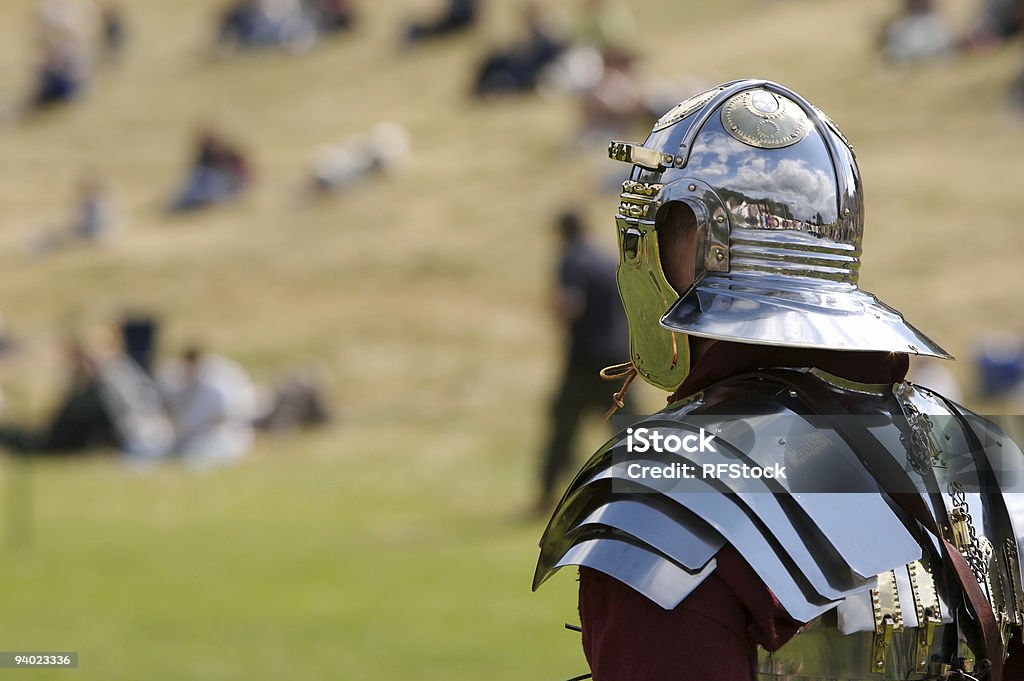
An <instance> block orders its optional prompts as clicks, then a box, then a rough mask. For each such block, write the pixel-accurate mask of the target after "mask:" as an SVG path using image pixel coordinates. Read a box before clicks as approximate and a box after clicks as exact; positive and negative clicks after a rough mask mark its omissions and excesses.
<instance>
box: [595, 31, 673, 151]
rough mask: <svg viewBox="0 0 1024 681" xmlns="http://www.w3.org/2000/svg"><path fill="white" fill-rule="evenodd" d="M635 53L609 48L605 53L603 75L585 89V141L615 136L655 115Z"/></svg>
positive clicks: (647, 120) (646, 122) (647, 121)
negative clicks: (637, 72) (636, 68)
mask: <svg viewBox="0 0 1024 681" xmlns="http://www.w3.org/2000/svg"><path fill="white" fill-rule="evenodd" d="M634 65H635V61H634V59H633V56H632V55H630V54H629V53H627V52H625V51H624V50H620V49H618V48H613V47H608V48H606V49H605V51H604V54H603V55H602V71H601V78H600V79H599V80H598V81H597V83H596V84H594V86H593V87H591V88H589V89H588V90H585V91H584V92H583V97H582V104H583V121H584V123H583V132H582V133H581V137H582V139H583V141H587V140H593V139H601V140H603V139H604V138H606V137H609V136H612V137H613V136H615V135H617V134H619V133H622V132H624V131H627V130H629V128H630V127H632V126H634V125H637V124H641V123H642V124H644V125H647V124H649V123H650V121H651V120H652V118H656V117H652V116H651V114H650V112H649V111H648V109H647V107H646V105H645V99H644V91H643V88H642V86H641V84H640V80H639V78H637V75H636V71H635V67H634Z"/></svg>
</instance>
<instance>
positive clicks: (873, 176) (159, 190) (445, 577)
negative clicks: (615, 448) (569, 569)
mask: <svg viewBox="0 0 1024 681" xmlns="http://www.w3.org/2000/svg"><path fill="white" fill-rule="evenodd" d="M32 4H33V3H32V2H29V1H27V0H7V1H6V2H3V3H0V102H8V103H13V102H15V101H16V100H17V99H18V98H19V97H20V96H22V93H23V92H24V91H25V89H26V88H27V83H28V78H27V74H28V72H29V68H30V67H31V63H32V62H31V58H30V57H31V55H32V50H31V48H32V43H31V31H30V30H28V27H29V26H30V25H31V24H30V19H31V10H32ZM123 4H124V8H125V10H126V14H127V18H128V21H129V24H130V28H131V32H132V36H131V42H130V43H129V46H128V51H127V53H126V55H125V59H124V61H123V62H122V63H121V64H119V65H117V66H115V67H112V68H109V69H106V70H104V71H102V72H101V73H100V74H99V76H98V78H97V80H96V81H95V82H94V84H93V88H92V91H91V92H90V94H89V95H88V96H87V98H86V99H84V100H83V101H82V102H81V103H80V104H78V105H75V106H74V107H72V108H69V109H66V110H62V111H58V112H54V113H52V114H49V115H46V116H44V117H41V118H39V119H37V120H33V121H31V122H28V123H25V124H21V125H17V126H11V125H8V126H5V127H2V128H0V271H2V273H3V275H2V277H0V312H2V313H3V315H4V317H5V318H6V320H7V323H8V324H9V325H10V326H11V328H12V329H13V331H14V332H15V333H16V335H17V336H18V337H19V338H21V339H23V340H24V341H25V343H26V345H27V348H26V350H25V351H24V353H23V354H22V356H20V357H15V358H13V359H7V360H2V361H0V385H2V387H3V389H4V391H5V393H6V396H7V402H8V405H7V407H8V410H9V411H10V412H12V413H13V414H14V416H20V417H37V416H38V415H39V414H40V413H42V412H43V410H44V408H45V406H46V405H48V404H50V402H51V400H52V399H53V396H54V393H55V391H56V389H57V387H58V385H59V382H58V381H59V373H58V362H57V359H56V358H55V356H54V353H53V352H52V346H53V342H54V340H55V339H57V338H58V337H59V336H60V335H61V334H62V333H64V332H66V331H69V330H85V331H86V332H91V333H96V329H98V328H99V327H100V326H102V325H103V324H105V323H107V322H109V321H111V320H113V319H116V317H117V316H118V315H119V314H120V313H121V311H123V310H125V309H137V308H141V309H150V310H156V311H158V312H159V313H160V314H161V315H162V316H163V318H164V320H165V329H164V330H165V331H166V334H165V336H164V338H163V339H162V350H163V351H164V353H165V354H167V353H171V352H175V351H176V350H177V349H180V347H181V345H182V344H183V343H184V342H185V341H187V340H192V339H199V340H201V341H203V342H204V343H205V345H206V346H207V347H209V348H210V349H212V350H214V351H216V352H220V353H223V354H226V355H228V356H231V357H234V358H236V359H238V360H240V361H241V362H242V363H244V364H245V365H246V366H247V367H249V368H251V369H252V370H253V372H254V374H255V375H256V376H257V378H260V379H268V378H270V377H271V376H272V375H273V374H274V372H275V371H276V370H278V369H280V368H282V367H284V366H286V365H289V364H293V363H295V362H299V361H304V360H307V359H310V358H316V359H319V360H322V361H323V362H324V365H325V366H326V367H327V369H328V371H329V373H330V377H331V380H332V390H331V392H332V394H333V396H334V398H335V400H336V402H337V403H338V404H339V406H340V409H341V414H342V418H341V420H340V422H339V423H338V424H337V425H335V426H332V427H331V428H328V429H326V430H323V431H319V432H316V433H311V434H307V435H302V436H298V437H287V438H286V437H280V438H266V439H264V440H262V441H261V442H260V443H259V446H258V449H257V453H256V456H254V457H253V458H252V459H250V460H249V461H248V462H247V463H246V464H244V465H242V466H239V467H237V468H232V469H225V470H218V471H215V472H212V473H209V474H205V475H194V474H190V473H188V472H185V471H180V470H178V469H175V468H173V467H171V468H167V469H162V470H158V471H155V472H150V473H148V474H146V475H137V474H135V473H133V472H132V471H130V470H127V469H126V468H125V467H124V466H122V465H121V464H120V462H116V461H112V460H109V459H99V460H85V461H80V462H74V463H63V462H61V463H57V464H45V465H43V464H40V465H36V466H34V467H33V468H32V469H28V468H26V467H24V466H20V465H16V464H14V463H13V462H11V461H10V460H0V471H2V474H3V476H4V477H3V485H4V489H3V492H2V497H0V501H4V503H6V504H7V507H6V508H5V509H4V517H5V518H7V521H8V527H7V528H5V529H6V531H7V535H8V539H10V540H11V541H10V542H9V544H17V543H19V542H21V541H22V540H23V539H26V538H30V539H31V541H30V543H29V545H28V546H21V547H20V548H19V547H15V546H11V545H6V546H4V547H3V549H2V553H0V591H2V593H3V596H2V598H0V612H2V613H3V617H0V649H3V650H19V649H26V650H27V649H36V650H42V649H50V650H57V649H68V650H78V651H79V652H80V653H81V669H79V670H78V672H77V674H78V675H79V677H80V678H82V679H109V680H113V679H137V678H149V679H180V678H200V679H209V680H213V679H252V678H285V677H292V678H306V679H320V678H323V679H327V678H332V679H334V678H352V679H367V680H373V679H394V678H400V677H415V678H422V679H479V678H493V679H506V678H507V679H513V678H515V679H538V680H540V679H561V678H568V677H569V676H572V675H574V674H577V673H581V672H582V671H583V669H584V665H583V661H582V656H581V655H580V653H579V652H578V641H577V637H576V635H575V634H571V633H566V632H561V631H560V629H561V623H562V622H564V621H567V620H571V619H573V618H574V616H575V612H574V608H575V601H574V593H573V592H574V584H573V581H572V579H571V577H569V576H567V575H562V576H561V577H560V578H558V579H556V580H553V582H552V583H551V584H550V585H549V586H546V587H545V589H544V591H543V592H542V593H540V594H538V595H531V594H530V593H529V582H530V578H531V575H532V568H533V561H534V559H535V555H536V549H535V544H536V539H537V537H538V536H539V533H540V530H541V526H540V524H539V523H537V522H529V523H527V522H523V521H521V520H520V519H519V518H520V515H521V513H522V511H523V509H524V508H526V506H527V505H528V502H529V500H530V493H531V490H532V483H533V467H534V457H535V453H536V449H537V447H538V445H539V443H540V440H541V438H542V436H543V432H544V411H545V408H546V404H547V400H548V393H549V391H550V389H551V386H552V381H553V380H554V377H555V374H556V371H557V364H558V360H557V350H558V337H557V329H556V328H555V327H554V326H553V324H552V323H551V322H550V321H549V316H548V311H547V293H548V289H549V282H550V270H551V266H552V263H553V257H554V253H553V251H554V246H555V242H554V239H553V238H552V234H551V232H552V229H551V219H552V216H553V214H554V213H555V212H556V211H557V210H558V209H560V208H561V207H562V206H563V205H564V204H566V203H567V202H571V201H576V202H581V203H583V204H584V205H585V207H586V211H587V214H588V215H589V216H590V218H591V219H592V222H593V224H594V226H595V231H596V232H598V233H599V234H600V238H601V239H602V240H603V241H604V242H605V243H606V244H607V245H608V246H609V247H611V244H612V225H611V215H612V213H613V211H614V207H615V205H616V197H615V196H609V195H598V194H596V193H595V191H594V188H595V187H596V186H597V185H598V184H599V182H600V181H601V180H602V179H604V178H606V177H607V175H608V174H610V173H613V172H615V171H616V170H619V169H618V168H615V167H614V164H611V163H610V162H608V161H606V160H604V150H603V147H598V148H595V149H593V150H591V151H587V152H584V153H580V154H572V153H569V151H568V147H569V144H568V141H569V139H570V138H571V135H572V134H573V132H574V131H575V129H576V127H577V125H578V122H579V121H578V115H577V114H578V112H577V110H576V108H575V107H574V105H573V104H572V102H570V101H567V100H566V99H564V98H561V97H558V96H554V97H544V98H529V99H525V100H515V101H508V102H501V103H490V104H480V103H475V102H472V101H470V100H469V99H468V98H467V96H466V91H467V86H468V82H469V79H470V75H471V69H472V65H473V64H474V63H475V62H476V60H477V58H478V57H479V56H480V55H481V54H483V52H484V51H486V49H487V48H488V46H489V45H492V44H494V43H498V42H501V41H504V40H508V39H510V38H511V37H513V36H514V35H515V33H516V19H517V9H516V6H515V5H514V3H510V2H509V3H506V2H501V3H499V2H491V3H490V4H489V7H488V12H487V18H486V26H484V27H483V29H482V31H481V32H480V33H479V34H478V35H475V36H472V37H466V38H460V39H458V40H455V41H453V42H451V43H447V44H443V45H437V46H431V47H426V48H424V49H421V50H417V51H414V52H410V53H402V52H400V51H399V50H397V49H396V47H397V37H398V33H399V26H400V24H401V21H402V19H403V18H404V17H406V16H408V15H409V14H410V13H413V12H416V11H424V10H428V9H429V7H430V6H432V5H433V3H431V2H427V1H426V0H421V1H417V2H402V3H399V2H389V3H369V2H366V3H363V22H362V26H360V28H359V30H358V31H357V33H356V34H355V35H352V36H345V37H342V38H340V39H338V40H337V41H335V42H329V43H325V44H323V45H321V46H320V47H319V48H318V49H317V50H316V51H315V52H313V53H312V54H309V55H305V56H301V57H295V56H285V55H273V54H257V55H244V56H239V57H233V58H226V59H218V60H210V59H208V58H207V56H206V52H207V47H208V45H209V42H210V40H211V36H212V18H213V17H214V16H215V15H216V11H217V7H216V5H217V4H218V3H214V2H212V0H175V1H174V2H166V1H163V2H161V1H159V0H132V1H131V2H125V3H123ZM893 4H894V3H890V2H887V1H883V0H870V1H867V0H865V1H862V2H856V3H853V2H849V1H848V0H791V1H788V2H785V1H781V0H776V1H775V2H765V1H755V0H718V1H716V2H710V1H709V2H687V3H680V2H672V1H671V0H651V1H649V2H645V3H632V5H633V6H634V11H635V13H636V15H637V18H638V23H639V27H640V28H639V31H638V34H637V36H636V40H637V43H636V49H637V51H638V52H639V53H640V54H641V55H643V56H645V57H647V61H646V64H645V73H646V76H647V77H648V78H649V79H650V81H651V82H654V81H657V80H659V79H678V78H681V77H688V78H690V79H694V80H702V81H704V82H706V83H707V84H708V85H711V84H714V83H717V82H720V81H724V80H728V79H733V78H739V77H749V76H755V77H767V78H771V79H774V80H778V81H781V82H783V83H785V84H787V85H789V86H790V87H793V88H794V89H796V90H798V91H800V92H801V93H803V94H805V95H806V96H807V97H809V98H810V99H811V100H812V101H814V102H815V103H816V104H818V105H819V106H820V107H821V108H822V109H824V110H825V111H827V112H828V113H829V114H830V115H831V116H832V118H833V119H835V120H836V121H837V123H838V124H839V125H840V126H841V127H842V128H843V129H844V131H845V132H846V134H847V136H848V137H849V138H850V139H851V141H852V142H853V143H854V145H855V147H856V151H857V154H858V159H859V161H860V164H861V169H862V172H863V175H864V178H865V184H866V191H867V206H868V212H867V216H868V217H867V220H868V226H867V236H866V243H865V252H866V256H865V262H864V267H863V270H862V283H863V285H864V287H865V288H867V289H868V290H871V291H872V292H875V293H877V294H879V295H880V296H881V297H882V298H883V299H884V300H886V302H888V303H889V304H891V305H893V306H895V307H896V308H898V309H900V310H902V311H903V312H904V313H906V315H907V316H908V318H909V319H911V320H912V321H913V322H914V323H915V324H916V325H918V326H919V327H920V328H922V330H924V331H925V332H926V333H928V334H929V335H930V336H932V337H933V338H934V339H935V340H937V341H938V342H939V343H940V344H942V345H944V346H945V347H946V348H947V349H949V350H950V351H952V352H953V353H954V354H957V355H959V356H961V357H969V356H970V353H971V348H972V344H973V343H974V342H975V341H976V340H977V338H978V337H979V336H980V335H982V334H984V333H988V332H992V331H1000V330H1003V331H1010V332H1019V331H1021V330H1024V286H1022V276H1021V269H1020V265H1021V256H1022V254H1024V231H1022V230H1021V225H1020V218H1019V214H1020V210H1019V208H1018V202H1019V200H1020V199H1019V197H1020V192H1021V187H1022V186H1024V182H1022V180H1024V170H1022V167H1021V158H1022V157H1024V134H1022V133H1024V124H1022V122H1021V121H1019V120H1015V119H1013V118H1012V117H1010V116H1009V115H1007V114H1006V113H1005V112H1004V110H1003V108H1002V97H1003V93H1004V91H1005V88H1006V86H1007V84H1008V83H1009V81H1010V80H1011V78H1012V77H1013V76H1014V75H1015V74H1016V73H1017V71H1018V70H1019V68H1020V66H1021V63H1020V62H1021V55H1020V50H1019V46H1017V47H1011V48H1007V49H1003V50H998V51H995V52H992V53H988V54H984V55H979V56H976V57H974V58H972V59H970V60H966V61H953V60H950V61H943V62H940V63H936V64H932V65H928V66H924V67H920V68H915V69H911V70H901V71H893V70H890V69H887V68H885V67H884V66H883V65H882V64H880V63H879V62H878V60H877V59H876V58H875V56H874V55H873V53H872V49H871V47H872V43H873V40H874V35H875V32H876V30H877V26H878V24H879V22H880V21H881V20H882V19H883V18H884V17H885V16H886V15H887V13H888V12H889V11H890V9H891V6H892V5H893ZM946 4H947V5H949V7H948V9H949V10H950V11H951V12H953V14H954V16H957V18H958V20H962V19H963V18H964V15H965V12H966V11H967V9H966V8H965V7H964V5H966V4H967V3H952V2H947V3H946ZM575 7H576V3H572V4H569V3H566V4H565V5H559V9H560V10H562V11H565V12H570V11H571V10H572V9H573V8H575ZM205 121H213V122H216V123H218V124H220V125H221V126H222V127H224V128H225V129H227V130H228V131H229V132H230V133H231V134H232V135H233V136H234V137H235V138H237V139H238V140H240V142H241V143H242V144H244V145H245V146H246V147H247V148H248V149H249V150H250V151H251V153H252V155H253V161H254V167H255V171H256V186H255V189H254V191H253V192H252V193H251V194H250V195H249V196H247V197H246V198H245V199H243V200H242V201H241V202H239V203H237V204H235V205H231V206H227V207H224V208H219V209H216V210H213V211H210V212H208V213H204V214H201V215H196V216H194V217H188V218H185V219H171V218H167V217H165V216H164V215H162V213H161V210H160V209H161V207H162V205H163V203H164V202H165V200H166V198H167V196H168V194H169V193H170V192H171V190H172V189H173V188H174V186H175V185H176V184H177V182H178V181H179V179H180V177H181V174H182V173H183V171H184V167H185V164H186V162H187V161H188V159H189V156H190V149H189V147H188V144H189V141H190V139H191V134H192V131H193V130H194V129H195V127H196V126H197V125H198V124H200V123H202V122H205ZM380 121H393V122H396V123H399V124H401V125H403V126H405V127H406V128H407V129H408V130H409V132H410V135H411V139H412V151H413V157H412V159H411V161H410V162H409V163H408V165H407V166H406V167H404V168H403V169H402V171H401V172H400V173H399V174H397V175H396V176H395V177H393V178H389V179H387V180H384V181H380V182H375V183H370V184H366V185H363V186H361V187H359V188H358V189H357V190H356V191H353V192H352V193H350V194H347V195H343V196H338V197H335V198H332V199H329V200H327V201H324V202H321V203H317V204H312V205H307V206H298V205H297V204H296V201H295V196H296V192H297V189H298V186H299V185H300V183H301V180H302V178H303V176H304V173H305V172H306V171H307V169H308V167H309V163H310V160H311V157H312V155H313V153H314V150H315V149H316V148H317V147H319V146H321V145H323V144H326V143H332V142H338V141H341V140H344V139H346V138H347V137H349V136H351V135H353V134H356V133H361V132H365V131H367V130H369V129H370V128H371V127H372V126H373V125H374V124H376V123H378V122H380ZM642 134H643V131H638V132H637V136H638V138H641V139H642ZM90 169H95V170H97V171H98V172H100V173H101V174H102V175H104V176H105V177H107V178H109V180H110V182H111V184H112V186H113V189H114V191H115V194H116V198H117V199H118V201H119V205H120V208H121V212H122V214H123V216H124V222H125V224H124V225H123V228H122V229H121V231H120V232H119V233H118V234H116V235H114V238H113V239H112V241H111V243H110V244H109V245H107V246H105V247H103V248H96V249H94V248H80V249H73V250H68V251H65V252H61V253H58V254H55V255H53V256H50V257H47V258H44V259H32V258H28V257H26V255H25V253H24V244H25V243H26V241H27V240H28V239H29V238H30V236H31V235H32V234H33V233H35V232H36V231H38V230H39V229H40V227H42V226H44V225H48V224H55V223H58V222H59V221H60V220H61V219H62V218H63V217H64V216H65V215H66V213H67V211H68V206H69V204H70V201H71V198H72V195H73V191H74V186H75V181H76V179H77V178H78V177H79V176H80V175H81V174H82V173H83V172H84V171H87V170H90ZM958 372H959V373H960V375H961V377H963V378H965V379H966V378H967V373H966V372H965V371H963V369H958ZM648 399H649V400H650V401H651V403H652V404H655V403H656V402H657V399H658V398H657V397H656V396H654V395H653V394H650V393H649V394H648ZM589 435H590V437H589V442H588V444H589V445H594V444H596V443H597V442H599V441H600V438H601V435H602V434H601V432H600V430H599V429H597V428H594V429H593V430H592V431H591V432H590V433H589ZM26 506H30V507H31V508H32V509H34V510H33V511H32V513H30V514H28V515H25V512H24V510H23V509H24V508H26ZM0 539H2V537H0ZM70 673H71V672H52V673H51V672H33V674H34V676H33V678H41V679H49V678H63V677H64V676H66V675H67V674H70ZM5 674H6V675H15V672H8V671H0V676H3V675H5Z"/></svg>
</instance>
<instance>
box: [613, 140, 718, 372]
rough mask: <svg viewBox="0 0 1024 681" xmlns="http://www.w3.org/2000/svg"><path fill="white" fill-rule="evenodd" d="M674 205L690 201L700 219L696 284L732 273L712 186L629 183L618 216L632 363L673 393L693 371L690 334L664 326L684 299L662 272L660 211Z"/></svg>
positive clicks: (622, 292)
mask: <svg viewBox="0 0 1024 681" xmlns="http://www.w3.org/2000/svg"><path fill="white" fill-rule="evenodd" d="M613 144H614V143H613ZM648 151H650V150H648ZM673 201H681V202H684V203H686V204H687V205H688V206H690V207H691V208H692V209H693V212H694V215H695V216H696V217H697V223H698V224H697V229H698V231H699V238H698V245H697V257H696V258H695V263H694V269H695V272H694V279H695V281H699V280H700V279H702V278H703V276H704V275H705V274H706V273H707V272H721V271H728V269H729V220H728V217H727V213H726V210H725V206H724V204H723V203H722V201H721V200H720V199H719V198H718V196H717V195H716V194H715V192H714V191H713V190H712V189H711V187H709V186H708V185H707V184H705V183H703V182H699V181H696V180H688V179H685V178H684V179H680V180H676V181H674V182H671V183H669V184H667V185H662V184H653V183H646V182H638V181H635V180H627V181H626V182H624V183H623V185H622V196H621V200H620V203H619V210H618V214H617V215H616V218H615V220H616V224H617V226H618V240H619V253H620V261H619V268H618V270H617V273H616V280H617V282H618V286H619V295H620V296H621V297H622V303H623V307H624V308H625V310H626V318H627V320H628V322H629V335H630V360H631V361H632V363H633V365H634V366H635V367H636V370H637V372H638V373H639V374H640V375H641V376H642V377H643V378H644V379H645V380H646V381H647V382H648V383H651V384H652V385H654V386H656V387H658V388H661V389H663V390H668V391H672V390H675V389H676V388H678V387H679V384H680V383H682V382H683V379H685V378H686V375H687V374H688V373H689V370H690V357H689V342H688V341H687V337H686V335H685V334H682V333H679V332H677V331H671V330H669V329H666V328H665V327H663V326H662V325H661V323H660V322H661V318H662V317H663V316H664V315H665V313H666V312H667V311H668V309H669V308H670V307H671V306H672V305H673V304H674V303H675V302H676V301H677V300H678V299H679V295H680V292H679V291H676V290H675V289H674V288H673V287H672V286H671V285H670V284H669V283H668V280H667V279H666V278H665V274H664V272H663V271H662V266H661V255H660V252H659V249H658V238H657V233H656V231H655V218H656V216H657V212H658V209H659V208H661V206H663V205H664V204H666V203H669V202H673Z"/></svg>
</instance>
